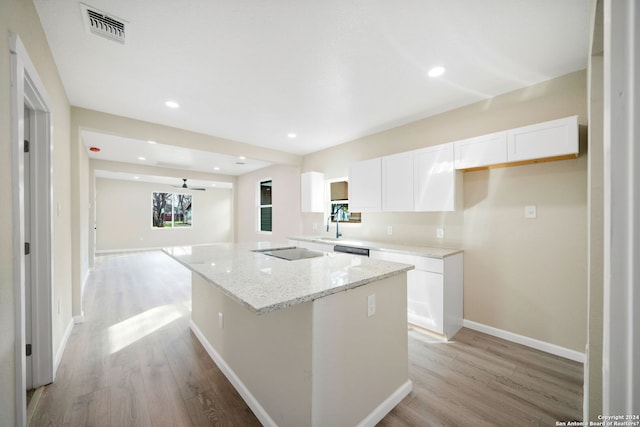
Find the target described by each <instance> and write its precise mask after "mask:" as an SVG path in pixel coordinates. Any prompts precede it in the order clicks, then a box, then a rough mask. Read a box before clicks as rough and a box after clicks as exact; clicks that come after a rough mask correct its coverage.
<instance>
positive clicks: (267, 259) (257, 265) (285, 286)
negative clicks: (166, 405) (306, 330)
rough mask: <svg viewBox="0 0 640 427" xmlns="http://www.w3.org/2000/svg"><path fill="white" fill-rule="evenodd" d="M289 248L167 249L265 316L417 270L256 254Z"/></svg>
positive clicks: (333, 256)
mask: <svg viewBox="0 0 640 427" xmlns="http://www.w3.org/2000/svg"><path fill="white" fill-rule="evenodd" d="M283 247H291V245H289V244H288V243H279V244H278V243H269V242H263V243H258V244H233V243H220V244H212V245H201V246H181V247H172V248H164V249H163V251H164V252H165V253H167V254H168V255H169V256H171V257H172V258H174V259H175V260H177V261H178V262H180V263H181V264H183V265H184V266H185V267H187V268H189V269H190V270H191V271H193V272H195V273H196V274H199V275H200V276H202V277H203V278H204V279H206V280H208V281H209V282H211V283H212V284H213V285H215V286H217V287H218V288H219V289H220V290H221V291H222V292H223V293H224V294H225V295H227V296H228V297H229V298H231V299H233V300H235V301H236V302H238V303H239V304H241V305H243V306H245V307H247V308H248V309H249V310H251V311H253V312H255V313H257V314H263V313H268V312H270V311H274V310H279V309H281V308H285V307H289V306H292V305H295V304H300V303H303V302H307V301H312V300H315V299H318V298H322V297H325V296H327V295H331V294H334V293H337V292H341V291H345V290H348V289H352V288H355V287H358V286H362V285H366V284H367V283H371V282H375V281H378V280H382V279H384V278H387V277H391V276H394V275H397V274H400V273H403V272H406V271H409V270H411V269H413V266H412V265H407V264H399V263H395V262H388V261H382V260H375V259H370V258H367V257H362V256H357V255H349V254H342V253H326V252H325V253H323V256H321V257H318V258H308V259H301V260H295V261H287V260H283V259H279V258H275V257H272V256H268V255H265V254H264V253H260V252H253V250H256V249H269V248H283Z"/></svg>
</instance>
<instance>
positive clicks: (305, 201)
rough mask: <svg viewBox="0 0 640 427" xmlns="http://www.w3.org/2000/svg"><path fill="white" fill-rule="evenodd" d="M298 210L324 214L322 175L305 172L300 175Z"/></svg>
mask: <svg viewBox="0 0 640 427" xmlns="http://www.w3.org/2000/svg"><path fill="white" fill-rule="evenodd" d="M300 191H301V194H300V205H301V206H300V210H301V211H302V212H324V206H323V204H324V174H322V173H320V172H305V173H303V174H301V175H300Z"/></svg>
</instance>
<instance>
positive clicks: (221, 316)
mask: <svg viewBox="0 0 640 427" xmlns="http://www.w3.org/2000/svg"><path fill="white" fill-rule="evenodd" d="M218 327H219V328H220V329H224V314H222V313H218Z"/></svg>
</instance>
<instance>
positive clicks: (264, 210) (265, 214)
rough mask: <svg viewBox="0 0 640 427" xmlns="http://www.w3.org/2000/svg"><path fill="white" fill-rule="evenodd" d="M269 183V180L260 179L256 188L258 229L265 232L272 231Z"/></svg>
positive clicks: (270, 186)
mask: <svg viewBox="0 0 640 427" xmlns="http://www.w3.org/2000/svg"><path fill="white" fill-rule="evenodd" d="M271 184H272V183H271V180H268V181H261V182H260V187H259V188H258V201H259V203H258V205H259V206H258V230H259V231H263V232H267V233H270V232H271V231H273V226H272V225H273V220H272V219H273V218H272V215H273V211H272V205H271V197H272V194H271V188H272V185H271Z"/></svg>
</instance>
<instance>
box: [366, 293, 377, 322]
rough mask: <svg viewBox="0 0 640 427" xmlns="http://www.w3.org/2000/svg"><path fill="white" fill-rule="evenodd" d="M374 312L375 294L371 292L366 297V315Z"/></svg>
mask: <svg viewBox="0 0 640 427" xmlns="http://www.w3.org/2000/svg"><path fill="white" fill-rule="evenodd" d="M374 314H376V294H371V295H369V296H368V297H367V317H371V316H373V315H374Z"/></svg>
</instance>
